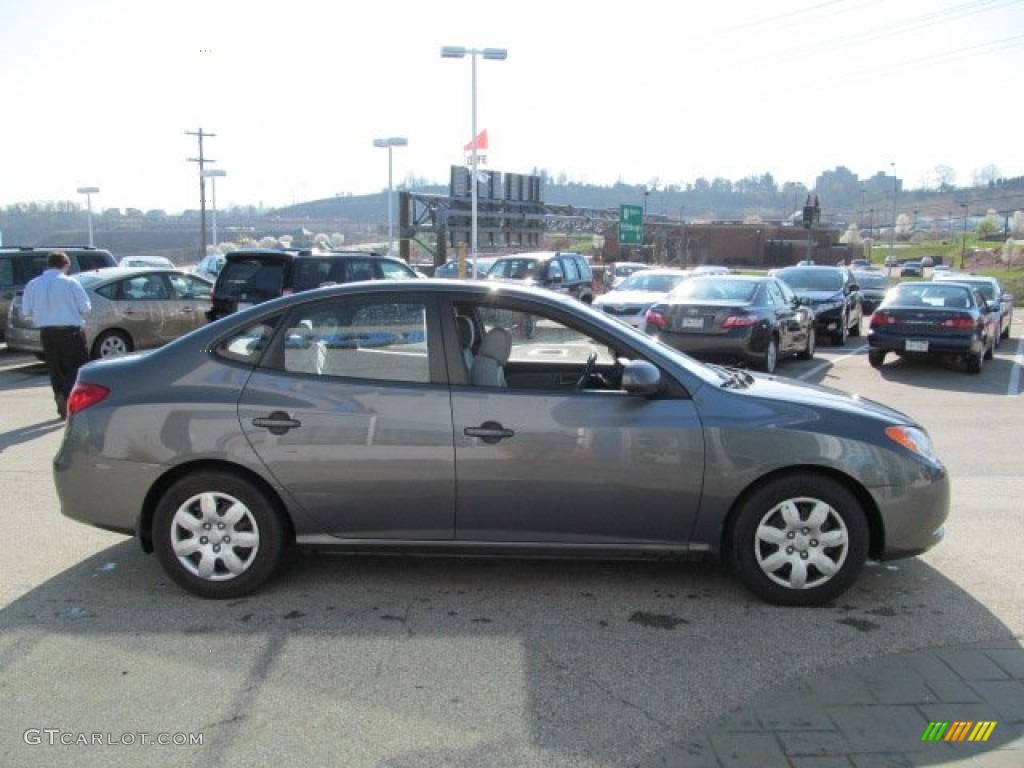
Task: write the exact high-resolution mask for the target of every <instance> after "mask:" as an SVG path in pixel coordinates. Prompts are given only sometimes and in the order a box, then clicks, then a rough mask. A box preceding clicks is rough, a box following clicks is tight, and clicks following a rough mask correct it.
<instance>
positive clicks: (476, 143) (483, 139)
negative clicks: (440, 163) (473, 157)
mask: <svg viewBox="0 0 1024 768" xmlns="http://www.w3.org/2000/svg"><path fill="white" fill-rule="evenodd" d="M474 147H476V148H477V149H487V129H486V128H484V129H483V130H482V131H480V133H478V134H477V135H476V138H475V139H473V140H472V141H471V142H469V144H467V145H466V146H464V147H463V149H464V150H466V151H467V152H471V151H472V150H473V148H474Z"/></svg>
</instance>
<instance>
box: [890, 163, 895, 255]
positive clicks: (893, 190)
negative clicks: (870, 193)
mask: <svg viewBox="0 0 1024 768" xmlns="http://www.w3.org/2000/svg"><path fill="white" fill-rule="evenodd" d="M889 167H890V168H892V231H891V232H890V233H889V260H890V261H892V259H893V258H894V256H893V247H894V244H895V242H896V163H889Z"/></svg>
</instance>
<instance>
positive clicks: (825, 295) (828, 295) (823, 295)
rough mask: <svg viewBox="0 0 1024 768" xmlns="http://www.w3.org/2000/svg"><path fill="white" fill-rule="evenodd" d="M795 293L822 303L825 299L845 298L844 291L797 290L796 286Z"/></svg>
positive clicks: (838, 299)
mask: <svg viewBox="0 0 1024 768" xmlns="http://www.w3.org/2000/svg"><path fill="white" fill-rule="evenodd" d="M793 293H795V294H796V295H797V296H799V297H800V298H801V299H807V300H808V301H813V302H815V303H820V302H823V301H842V300H843V292H842V291H804V290H796V289H795V288H794V289H793Z"/></svg>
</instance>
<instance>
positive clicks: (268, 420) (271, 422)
mask: <svg viewBox="0 0 1024 768" xmlns="http://www.w3.org/2000/svg"><path fill="white" fill-rule="evenodd" d="M252 425H253V426H254V427H260V428H262V429H267V430H270V434H272V435H283V434H284V433H285V432H287V431H288V430H289V429H295V428H296V427H301V426H302V422H301V421H299V420H298V419H293V418H291V417H290V416H289V415H288V414H287V413H285V412H284V411H274V412H273V413H271V414H270V415H269V416H267V417H265V418H264V417H257V418H255V419H253V420H252Z"/></svg>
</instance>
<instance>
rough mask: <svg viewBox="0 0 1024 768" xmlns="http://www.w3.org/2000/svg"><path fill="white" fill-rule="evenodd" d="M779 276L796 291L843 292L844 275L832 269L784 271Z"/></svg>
mask: <svg viewBox="0 0 1024 768" xmlns="http://www.w3.org/2000/svg"><path fill="white" fill-rule="evenodd" d="M778 276H779V277H780V278H781V279H783V280H785V281H786V282H787V283H788V284H789V287H790V288H792V289H793V290H795V291H841V290H842V289H843V275H842V273H841V272H839V271H838V270H832V269H784V270H782V271H780V272H779V274H778Z"/></svg>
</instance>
